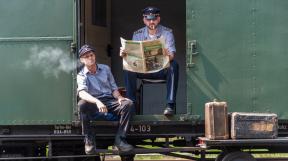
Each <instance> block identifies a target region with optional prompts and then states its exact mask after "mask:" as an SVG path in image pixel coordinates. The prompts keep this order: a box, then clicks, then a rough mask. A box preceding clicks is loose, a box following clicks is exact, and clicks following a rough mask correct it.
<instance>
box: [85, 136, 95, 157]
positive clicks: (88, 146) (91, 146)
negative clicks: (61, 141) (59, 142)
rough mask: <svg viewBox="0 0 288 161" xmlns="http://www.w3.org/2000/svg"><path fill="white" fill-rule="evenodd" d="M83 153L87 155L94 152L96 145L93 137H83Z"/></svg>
mask: <svg viewBox="0 0 288 161" xmlns="http://www.w3.org/2000/svg"><path fill="white" fill-rule="evenodd" d="M85 153H86V154H87V155H92V154H96V145H95V141H94V139H89V138H85Z"/></svg>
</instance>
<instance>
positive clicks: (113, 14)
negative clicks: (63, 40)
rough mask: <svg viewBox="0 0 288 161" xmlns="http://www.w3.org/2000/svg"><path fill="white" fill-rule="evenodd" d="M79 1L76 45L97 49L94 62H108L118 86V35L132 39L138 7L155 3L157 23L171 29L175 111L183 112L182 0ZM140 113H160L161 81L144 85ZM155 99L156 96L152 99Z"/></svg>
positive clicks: (163, 89)
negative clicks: (176, 74) (176, 73)
mask: <svg viewBox="0 0 288 161" xmlns="http://www.w3.org/2000/svg"><path fill="white" fill-rule="evenodd" d="M78 2H79V3H80V23H79V25H80V26H79V27H78V29H79V31H80V35H78V37H80V39H79V41H80V43H79V44H80V45H83V44H84V43H88V44H91V45H93V46H95V47H96V49H97V54H98V56H97V61H98V62H99V63H103V64H108V65H109V66H110V67H111V69H112V73H113V75H114V77H115V80H116V82H117V85H118V86H125V84H124V76H123V67H122V58H121V57H119V48H120V37H123V38H125V39H132V35H133V32H134V31H136V30H138V29H139V28H142V27H144V24H143V20H142V9H143V8H145V7H147V6H156V7H158V8H160V10H161V24H162V25H164V26H166V27H169V28H171V29H173V33H174V37H175V41H176V50H177V52H176V58H175V59H176V60H177V62H178V63H179V65H180V69H179V71H180V74H179V86H178V94H177V110H176V111H177V113H178V114H180V113H186V111H187V109H186V107H187V106H186V65H185V54H186V53H185V52H186V15H185V14H186V9H185V3H186V2H185V0H179V1H177V3H175V1H174V0H157V1H155V0H137V1H135V0H121V1H116V0H115V1H111V0H85V1H78ZM143 97H144V100H143V102H144V103H143V107H144V109H143V114H162V113H163V110H164V108H165V106H166V101H165V97H166V87H165V84H157V85H147V86H144V96H143ZM155 98H156V99H155Z"/></svg>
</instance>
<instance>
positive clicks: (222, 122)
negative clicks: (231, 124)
mask: <svg viewBox="0 0 288 161" xmlns="http://www.w3.org/2000/svg"><path fill="white" fill-rule="evenodd" d="M205 137H206V138H208V139H213V140H215V139H228V138H229V132H228V118H227V103H226V102H208V103H206V104H205Z"/></svg>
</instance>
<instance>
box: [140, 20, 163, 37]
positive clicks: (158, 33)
mask: <svg viewBox="0 0 288 161" xmlns="http://www.w3.org/2000/svg"><path fill="white" fill-rule="evenodd" d="M162 30H163V27H162V25H160V24H159V25H158V26H157V29H156V37H157V39H159V38H160V37H161V34H162ZM144 34H145V39H146V40H149V32H148V27H147V26H146V27H145V32H144Z"/></svg>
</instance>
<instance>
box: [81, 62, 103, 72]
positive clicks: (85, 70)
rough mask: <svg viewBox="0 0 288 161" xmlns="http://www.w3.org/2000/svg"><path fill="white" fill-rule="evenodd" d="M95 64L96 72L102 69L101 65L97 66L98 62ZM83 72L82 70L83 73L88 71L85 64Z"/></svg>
mask: <svg viewBox="0 0 288 161" xmlns="http://www.w3.org/2000/svg"><path fill="white" fill-rule="evenodd" d="M96 66H97V69H96V73H98V71H100V70H102V67H101V66H99V65H98V64H96ZM83 72H84V74H87V73H90V72H89V70H88V68H87V67H86V66H84V68H83Z"/></svg>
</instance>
